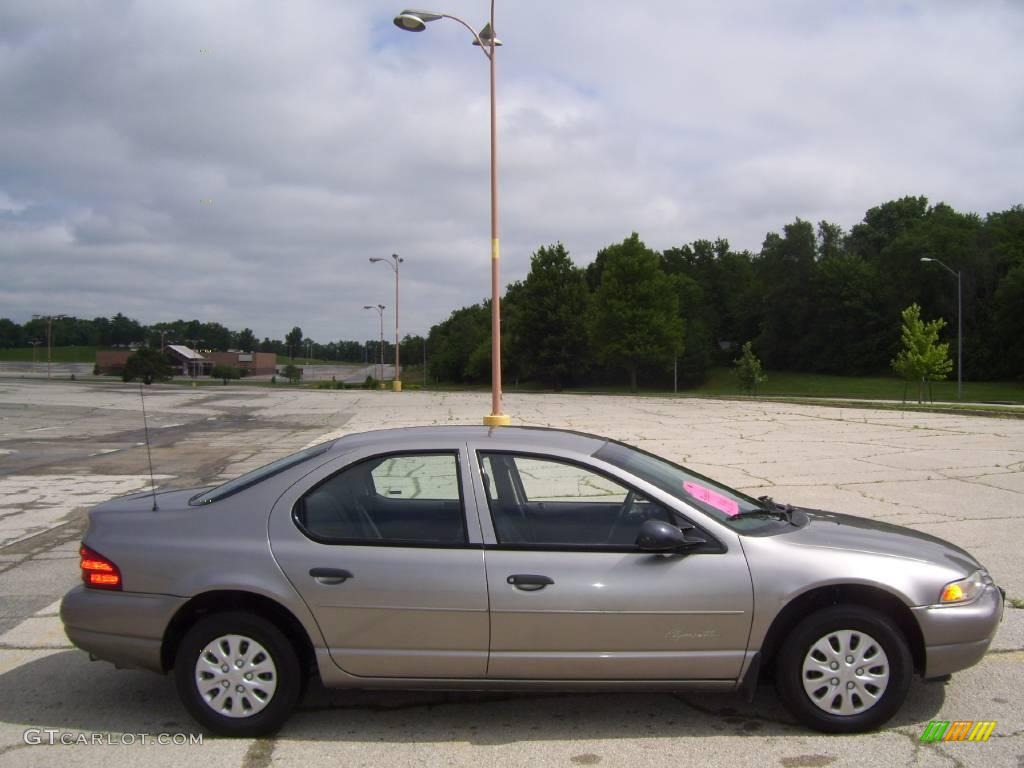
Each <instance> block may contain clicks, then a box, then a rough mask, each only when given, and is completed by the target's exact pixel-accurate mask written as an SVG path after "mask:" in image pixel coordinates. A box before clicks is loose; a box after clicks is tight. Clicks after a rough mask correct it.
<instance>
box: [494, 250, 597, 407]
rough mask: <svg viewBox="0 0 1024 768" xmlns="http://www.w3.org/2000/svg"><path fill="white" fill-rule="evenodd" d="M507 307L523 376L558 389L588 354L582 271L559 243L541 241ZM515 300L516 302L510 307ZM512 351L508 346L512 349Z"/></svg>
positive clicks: (576, 370)
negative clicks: (552, 243) (528, 270)
mask: <svg viewBox="0 0 1024 768" xmlns="http://www.w3.org/2000/svg"><path fill="white" fill-rule="evenodd" d="M509 293H510V294H512V293H514V294H515V301H514V302H508V303H507V304H506V306H508V307H509V309H510V310H511V309H514V310H515V311H514V312H506V316H507V318H508V319H507V321H506V326H507V328H508V332H509V336H510V337H511V338H514V339H515V340H516V342H515V344H514V347H515V349H514V355H512V356H514V357H515V358H517V359H518V361H519V362H520V363H521V366H522V369H523V373H524V375H526V376H528V377H530V378H537V379H540V380H542V381H543V382H545V383H546V384H548V385H549V386H551V387H553V388H554V389H555V390H556V391H557V390H561V389H562V386H563V385H564V384H565V383H566V382H567V381H569V380H571V379H572V377H573V374H574V373H576V372H578V371H579V369H580V367H581V366H582V365H583V364H584V362H585V359H586V354H587V348H586V347H587V325H586V322H587V305H588V302H589V291H588V290H587V282H586V278H585V277H584V271H583V270H582V269H580V268H579V267H577V266H576V265H575V264H573V262H572V259H571V258H570V257H569V252H568V251H566V249H565V246H564V245H562V244H561V243H555V244H554V245H549V246H542V247H540V248H538V249H537V251H536V252H535V253H534V254H533V256H532V257H531V259H530V272H529V274H528V275H527V276H526V279H525V280H524V281H523V282H522V284H521V285H520V286H519V287H518V290H517V291H513V290H512V288H511V287H510V289H509ZM513 305H514V306H513ZM510 351H512V350H510Z"/></svg>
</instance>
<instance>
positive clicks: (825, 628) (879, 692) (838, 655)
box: [775, 605, 913, 733]
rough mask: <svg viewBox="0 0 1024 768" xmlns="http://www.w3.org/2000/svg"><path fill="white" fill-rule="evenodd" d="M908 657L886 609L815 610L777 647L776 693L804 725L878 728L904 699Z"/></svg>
mask: <svg viewBox="0 0 1024 768" xmlns="http://www.w3.org/2000/svg"><path fill="white" fill-rule="evenodd" d="M912 675H913V659H912V658H911V655H910V649H909V647H908V646H907V641H906V639H905V638H904V637H903V633H902V632H900V630H899V628H898V627H897V626H896V625H895V624H894V623H893V622H892V621H891V620H890V619H889V618H887V617H886V616H884V615H883V614H881V613H878V612H877V611H873V610H870V609H868V608H863V607H861V606H857V605H836V606H831V607H829V608H825V609H822V610H820V611H817V612H815V613H813V614H811V615H810V616H808V617H807V618H806V619H804V620H803V621H801V622H800V623H799V624H797V626H796V627H795V628H794V629H793V630H792V631H791V632H790V633H789V636H788V637H787V638H786V640H785V641H784V643H783V645H782V648H781V650H780V651H779V656H778V662H777V667H776V676H775V683H776V688H777V690H778V693H779V697H780V698H781V699H782V700H783V702H784V703H785V704H786V706H787V707H788V708H789V710H790V711H791V712H792V713H793V714H794V715H795V716H796V717H797V718H798V719H799V720H800V721H801V722H802V723H804V724H805V725H807V726H809V727H811V728H814V729H815V730H818V731H824V732H826V733H856V732H858V731H866V730H871V729H872V728H877V727H878V726H880V725H881V724H882V723H884V722H886V721H887V720H889V718H891V717H892V716H893V715H894V714H896V711H897V710H898V709H899V708H900V706H901V705H902V704H903V700H904V699H905V698H906V695H907V690H908V689H909V688H910V679H911V676H912Z"/></svg>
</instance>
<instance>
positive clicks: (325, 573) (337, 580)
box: [309, 568, 355, 586]
mask: <svg viewBox="0 0 1024 768" xmlns="http://www.w3.org/2000/svg"><path fill="white" fill-rule="evenodd" d="M309 575H310V576H312V577H313V578H314V579H316V580H317V581H319V582H320V583H321V584H325V585H327V586H333V585H335V584H343V583H344V582H346V581H348V580H349V579H352V578H355V577H354V576H353V575H352V571H347V570H345V569H344V568H310V569H309Z"/></svg>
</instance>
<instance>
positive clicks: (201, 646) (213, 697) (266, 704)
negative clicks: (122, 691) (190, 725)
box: [174, 611, 305, 737]
mask: <svg viewBox="0 0 1024 768" xmlns="http://www.w3.org/2000/svg"><path fill="white" fill-rule="evenodd" d="M217 640H220V641H221V642H220V643H218V644H216V645H215V644H214V643H215V641H217ZM204 654H207V655H206V656H205V661H204V664H205V666H207V667H209V671H205V670H204V671H202V672H201V671H200V669H199V668H198V665H199V663H200V660H201V659H203V658H204V656H203V655H204ZM225 655H228V656H231V657H232V659H233V662H232V663H231V664H225V665H224V666H218V665H216V664H212V663H211V662H212V661H213V660H215V659H218V658H220V657H222V656H225ZM235 657H237V658H235ZM221 660H222V661H223V660H224V659H221ZM225 667H227V670H226V673H225V674H221V672H222V671H223V670H224V668H225ZM201 676H203V677H205V678H206V679H207V682H206V684H203V683H202V682H201V679H200V678H201ZM236 678H237V679H236ZM174 682H175V685H176V686H177V688H178V696H179V697H180V698H181V702H182V704H184V706H185V709H187V710H188V713H189V714H190V715H191V716H192V717H193V718H194V719H195V720H196V721H197V722H198V723H199V724H200V725H202V726H203V727H204V728H207V729H208V730H210V731H212V732H213V733H216V734H219V735H221V736H236V737H255V736H265V735H267V734H270V733H273V732H274V731H276V730H277V729H278V728H280V727H281V726H282V725H283V724H284V722H285V720H287V719H288V716H289V715H291V713H292V710H293V709H294V708H295V705H296V704H297V703H298V701H299V698H300V696H301V694H302V690H303V688H304V682H305V681H304V676H303V674H302V667H301V665H300V664H299V659H298V656H297V655H296V652H295V648H294V647H293V645H292V643H291V641H289V640H288V638H287V637H285V635H284V634H283V633H282V632H281V630H279V629H278V628H277V627H275V626H274V625H273V624H271V623H270V622H268V621H267V620H265V619H263V618H260V617H259V616H257V615H255V614H252V613H246V612H243V611H231V612H225V613H215V614H211V615H209V616H206V617H204V618H202V619H200V620H199V621H198V622H196V624H195V625H193V626H192V628H191V629H189V631H188V632H186V633H185V636H184V637H183V638H182V640H181V643H180V645H179V646H178V652H177V656H176V658H175V664H174ZM225 682H227V683H228V685H227V686H224V685H223V684H224V683H225ZM221 686H223V689H224V690H223V691H222V690H221Z"/></svg>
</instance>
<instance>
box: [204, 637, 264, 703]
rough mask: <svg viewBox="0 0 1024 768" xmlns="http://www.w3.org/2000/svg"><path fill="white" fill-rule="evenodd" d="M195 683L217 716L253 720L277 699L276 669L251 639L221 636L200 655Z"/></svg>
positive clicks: (260, 646) (261, 647)
mask: <svg viewBox="0 0 1024 768" xmlns="http://www.w3.org/2000/svg"><path fill="white" fill-rule="evenodd" d="M195 680H196V689H197V690H198V691H199V695H200V696H202V697H203V701H205V702H206V706H208V707H209V708H210V709H212V710H213V711H214V712H216V713H217V714H218V715H223V716H224V717H252V716H253V715H255V714H258V713H259V712H262V711H263V710H264V709H265V708H266V706H267V704H269V703H270V700H271V699H272V698H273V697H274V691H275V690H277V667H276V666H274V660H273V659H272V658H271V657H270V654H269V653H268V652H267V649H266V648H264V647H263V646H262V645H260V644H259V643H257V642H256V641H255V640H253V639H252V638H251V637H245V636H244V635H222V636H221V637H218V638H217V639H216V640H211V641H210V642H209V643H207V644H206V646H205V647H204V648H203V650H202V651H201V652H200V654H199V658H198V659H197V660H196V669H195Z"/></svg>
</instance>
